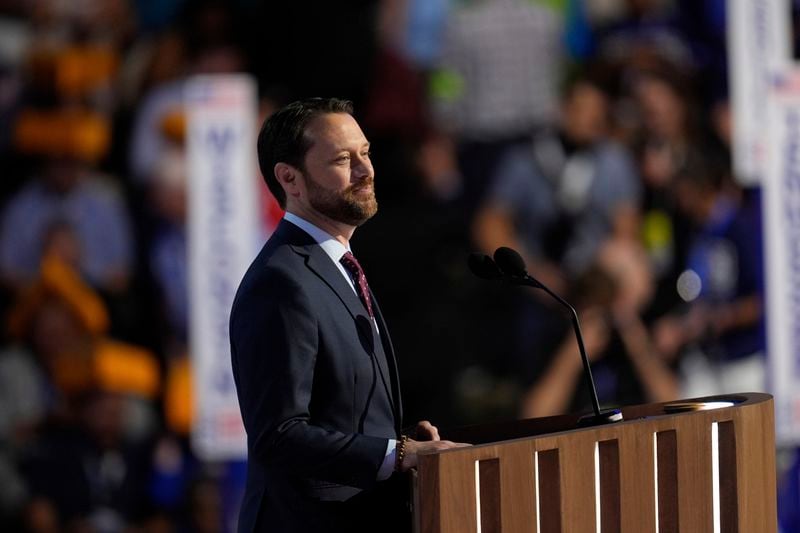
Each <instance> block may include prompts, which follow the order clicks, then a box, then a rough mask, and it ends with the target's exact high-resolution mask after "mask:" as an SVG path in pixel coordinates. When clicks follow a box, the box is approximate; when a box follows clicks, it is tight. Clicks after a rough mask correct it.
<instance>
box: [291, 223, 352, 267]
mask: <svg viewBox="0 0 800 533" xmlns="http://www.w3.org/2000/svg"><path fill="white" fill-rule="evenodd" d="M283 218H284V220H286V221H287V222H291V223H292V224H294V225H295V226H297V227H298V228H300V229H301V230H303V231H305V232H306V233H308V234H309V235H311V238H312V239H314V240H315V241H317V244H319V246H320V248H322V249H323V250H324V251H325V253H326V254H328V257H330V258H331V260H332V261H333V262H334V263H336V264H338V263H339V260H340V259H341V258H342V256H343V255H344V254H345V253H347V252H349V251H350V246H349V245H348V246H345V245H344V244H342V243H341V242H339V241H338V240H336V238H335V237H333V235H331V234H330V233H328V232H326V231H324V230H322V229H320V228H318V227H317V226H315V225H314V224H312V223H311V222H309V221H308V220H305V219H303V218H300V217H299V216H297V215H295V214H294V213H290V212H288V211H286V213H285V214H284V215H283Z"/></svg>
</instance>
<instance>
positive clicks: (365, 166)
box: [353, 159, 372, 181]
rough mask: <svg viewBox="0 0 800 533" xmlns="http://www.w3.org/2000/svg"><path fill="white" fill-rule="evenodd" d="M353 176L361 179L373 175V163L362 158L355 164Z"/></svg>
mask: <svg viewBox="0 0 800 533" xmlns="http://www.w3.org/2000/svg"><path fill="white" fill-rule="evenodd" d="M353 177H354V178H355V179H357V180H359V181H360V180H364V179H367V178H371V177H372V165H371V164H370V162H369V160H364V159H360V160H359V161H358V163H357V164H355V165H353Z"/></svg>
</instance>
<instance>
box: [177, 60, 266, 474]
mask: <svg viewBox="0 0 800 533" xmlns="http://www.w3.org/2000/svg"><path fill="white" fill-rule="evenodd" d="M186 106H187V107H186V110H187V145H188V146H187V148H188V149H187V152H188V153H187V155H188V170H189V262H190V263H189V286H190V289H189V303H190V309H191V313H190V315H191V316H190V352H191V354H192V365H193V369H194V375H193V377H194V386H193V389H194V407H195V413H194V424H193V428H192V446H193V448H194V450H195V453H197V454H198V456H199V457H201V458H203V459H206V460H228V459H242V458H244V457H245V456H246V449H247V446H246V436H245V432H244V427H243V425H242V420H241V415H240V413H239V402H238V400H237V397H236V389H235V386H234V382H233V374H232V372H231V355H230V344H229V342H230V341H229V338H228V320H229V318H230V310H231V304H232V303H233V297H234V295H235V292H236V288H237V287H238V285H239V282H240V281H241V279H242V276H243V275H244V272H245V270H246V269H247V267H248V266H249V264H250V262H251V261H252V260H253V258H254V257H255V255H256V253H257V252H258V246H259V242H260V239H261V236H262V235H261V224H260V217H259V214H258V201H257V200H258V198H259V190H258V182H257V176H258V173H257V170H256V123H255V122H256V119H257V116H258V111H257V102H256V86H255V82H254V81H253V80H252V79H251V78H250V77H248V76H246V75H224V76H198V77H195V78H192V79H191V80H189V82H188V83H187V87H186Z"/></svg>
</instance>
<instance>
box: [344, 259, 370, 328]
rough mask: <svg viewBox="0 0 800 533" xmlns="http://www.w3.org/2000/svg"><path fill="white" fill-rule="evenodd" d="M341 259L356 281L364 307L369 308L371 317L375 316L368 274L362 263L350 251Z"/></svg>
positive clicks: (357, 290)
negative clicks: (365, 272)
mask: <svg viewBox="0 0 800 533" xmlns="http://www.w3.org/2000/svg"><path fill="white" fill-rule="evenodd" d="M339 261H340V262H341V263H342V265H343V266H344V268H345V269H346V270H347V271H348V272H350V275H351V276H353V280H355V282H356V283H355V285H356V292H357V293H358V297H359V298H361V303H363V304H364V307H366V308H367V312H368V313H369V317H370V318H375V315H374V314H373V313H372V299H371V298H370V297H369V285H367V276H366V275H365V274H364V270H363V269H362V268H361V265H360V264H358V261H357V260H356V258H355V256H354V255H353V254H352V253H350V252H347V253H345V254H344V255H343V256H342V258H341V259H340V260H339Z"/></svg>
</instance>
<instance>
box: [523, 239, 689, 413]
mask: <svg viewBox="0 0 800 533" xmlns="http://www.w3.org/2000/svg"><path fill="white" fill-rule="evenodd" d="M649 268H650V267H649V264H648V261H647V257H646V255H645V254H644V251H643V250H642V249H641V247H639V246H637V245H636V244H635V242H632V241H614V242H609V243H607V244H606V245H605V246H604V248H603V250H602V251H601V252H600V253H599V254H598V258H597V261H596V263H595V264H594V265H593V266H592V267H591V268H589V269H588V270H587V271H585V272H584V273H583V274H581V275H580V276H579V277H578V278H577V279H576V280H575V282H574V283H573V284H572V286H571V290H570V294H571V296H570V299H571V301H572V302H573V303H574V305H575V307H576V309H577V310H578V313H579V315H580V318H581V324H582V331H583V334H584V342H585V348H586V353H587V355H588V357H589V359H590V361H591V362H592V374H593V377H594V380H595V384H596V387H597V396H598V399H599V400H600V402H601V403H602V404H604V405H606V406H614V407H618V406H621V405H635V404H640V403H649V402H664V401H669V400H674V399H676V398H677V397H678V380H677V377H676V376H675V374H674V373H673V372H672V370H671V369H670V368H669V367H668V366H667V365H666V364H665V363H664V361H663V359H662V358H661V357H660V356H659V355H658V353H657V351H656V350H655V345H654V343H653V340H652V339H651V337H650V333H649V331H648V329H647V327H646V326H645V324H644V323H643V322H642V319H641V312H642V310H643V308H644V306H645V305H646V304H647V303H648V301H649V299H650V298H651V297H652V295H653V285H652V276H651V273H650V271H649ZM563 322H564V326H566V327H561V328H560V330H561V331H563V340H562V341H561V343H560V344H559V345H558V346H557V347H556V348H555V349H554V350H552V351H551V352H550V353H548V354H546V355H545V356H544V357H542V358H541V359H540V360H538V361H537V363H538V365H539V370H538V371H536V372H535V373H534V374H533V375H531V376H529V377H528V382H529V383H530V385H529V386H528V389H527V391H526V392H525V393H524V395H523V397H522V407H521V416H522V417H523V418H532V417H539V416H551V415H557V414H564V413H575V412H586V411H588V410H589V409H590V408H591V403H590V402H591V397H590V392H589V388H588V386H586V383H585V380H584V376H583V366H582V365H581V357H580V353H579V352H578V345H577V341H576V340H575V335H574V332H573V331H572V329H571V328H569V327H568V326H567V322H568V321H567V320H566V318H565V319H564V320H563ZM564 330H566V331H564Z"/></svg>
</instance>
